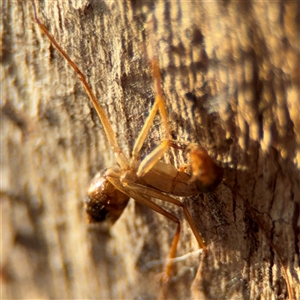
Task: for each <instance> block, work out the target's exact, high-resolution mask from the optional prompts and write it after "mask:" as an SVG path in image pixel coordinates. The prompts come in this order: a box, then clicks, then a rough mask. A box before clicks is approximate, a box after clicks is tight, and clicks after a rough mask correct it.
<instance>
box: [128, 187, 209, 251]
mask: <svg viewBox="0 0 300 300" xmlns="http://www.w3.org/2000/svg"><path fill="white" fill-rule="evenodd" d="M126 187H128V188H129V189H131V190H134V191H135V192H137V193H139V194H143V195H145V196H148V197H152V198H156V199H159V200H162V201H166V202H169V203H172V204H175V205H176V206H179V207H181V208H182V209H183V213H184V215H185V217H186V220H187V221H188V223H189V225H190V227H191V229H192V231H193V234H194V236H195V238H196V240H197V242H198V244H199V247H200V248H201V249H203V250H206V245H205V243H204V241H203V238H202V236H201V235H200V234H199V232H198V230H197V227H196V224H195V222H194V220H193V218H192V216H191V214H190V212H189V211H188V209H187V207H186V206H185V205H184V204H183V203H182V202H181V201H179V200H177V199H175V198H172V197H170V196H168V195H166V194H163V193H161V192H159V191H157V190H156V189H153V188H151V187H145V186H143V185H140V184H137V183H128V184H127V186H126Z"/></svg>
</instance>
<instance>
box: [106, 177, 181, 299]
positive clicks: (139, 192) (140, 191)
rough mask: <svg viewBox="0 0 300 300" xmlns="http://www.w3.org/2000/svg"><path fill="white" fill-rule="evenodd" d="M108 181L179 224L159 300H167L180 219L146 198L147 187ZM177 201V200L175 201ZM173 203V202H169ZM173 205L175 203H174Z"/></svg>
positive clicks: (108, 178)
mask: <svg viewBox="0 0 300 300" xmlns="http://www.w3.org/2000/svg"><path fill="white" fill-rule="evenodd" d="M106 179H107V180H108V181H109V182H110V183H111V184H112V185H113V186H114V187H115V188H116V189H118V190H119V191H121V192H122V193H124V194H126V195H128V196H129V197H130V198H133V199H134V200H135V201H137V202H139V203H140V204H142V205H145V206H147V207H149V208H151V209H152V210H154V211H156V212H158V213H159V214H161V215H163V216H165V217H166V218H168V219H170V220H171V221H173V222H174V223H176V224H177V229H176V232H175V235H174V238H173V241H172V245H171V248H170V252H169V257H168V260H167V265H166V266H165V271H164V276H163V286H162V290H161V293H160V297H159V298H158V299H165V296H166V292H167V282H168V279H169V278H170V275H171V271H172V260H173V259H174V258H175V255H176V251H177V245H178V242H179V238H180V221H179V219H178V218H177V217H176V216H174V215H173V214H171V213H169V212H167V211H166V210H165V209H163V208H162V207H161V206H159V205H158V204H156V203H155V202H153V201H152V200H150V199H149V198H148V197H145V195H146V194H147V193H145V190H147V189H148V188H145V187H138V188H136V186H135V184H133V185H131V184H128V185H126V187H124V186H123V185H122V184H121V183H120V181H119V179H117V178H113V177H110V176H107V177H106ZM157 198H158V197H157ZM173 200H175V199H173ZM169 202H172V201H169ZM172 203H173V202H172Z"/></svg>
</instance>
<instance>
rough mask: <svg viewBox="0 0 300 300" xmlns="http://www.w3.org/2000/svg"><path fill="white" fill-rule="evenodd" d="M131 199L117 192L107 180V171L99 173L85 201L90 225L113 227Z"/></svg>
mask: <svg viewBox="0 0 300 300" xmlns="http://www.w3.org/2000/svg"><path fill="white" fill-rule="evenodd" d="M128 201H129V197H128V196H127V195H125V194H123V193H122V192H121V191H119V190H117V189H116V188H115V187H114V186H113V185H112V184H111V183H110V182H109V181H108V180H107V178H106V170H103V171H101V172H99V173H97V174H96V175H95V176H94V178H93V179H92V181H91V184H90V187H89V189H88V195H87V198H86V201H85V210H86V213H87V215H88V221H89V222H90V223H95V222H103V221H105V222H106V223H108V224H107V225H108V227H110V226H111V225H113V224H114V223H115V222H116V221H117V220H118V218H119V217H120V216H121V214H122V212H123V211H124V209H125V207H126V205H127V203H128Z"/></svg>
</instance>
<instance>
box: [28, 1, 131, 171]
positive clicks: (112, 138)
mask: <svg viewBox="0 0 300 300" xmlns="http://www.w3.org/2000/svg"><path fill="white" fill-rule="evenodd" d="M31 2H32V6H33V12H34V21H35V23H36V24H37V25H38V26H39V28H40V29H41V31H42V32H43V33H44V34H45V35H46V36H47V37H48V39H49V41H50V42H51V44H52V45H53V46H54V47H55V48H56V49H57V51H58V52H59V53H60V54H61V56H63V58H64V59H65V60H66V61H67V62H68V64H69V65H70V66H71V67H72V68H73V70H74V71H75V72H76V73H77V76H78V78H79V80H80V81H81V83H82V85H83V87H84V89H85V91H86V93H87V94H88V96H89V98H90V100H91V102H92V104H93V106H94V108H95V110H96V111H97V114H98V116H99V118H100V120H101V123H102V126H103V128H104V131H105V134H106V137H107V139H108V142H109V144H110V146H111V149H112V150H113V152H114V153H115V156H116V159H117V162H118V163H119V165H120V166H121V168H122V169H127V167H128V159H127V158H126V156H125V155H124V154H123V152H122V150H121V148H120V147H119V144H118V141H117V138H116V135H115V133H114V131H113V129H112V126H111V124H110V122H109V120H108V118H107V116H106V114H105V112H104V110H103V108H102V107H101V105H100V104H99V103H98V101H97V99H96V97H95V95H94V93H93V91H92V89H91V87H90V86H89V84H88V83H87V81H86V79H85V76H84V75H83V73H82V72H81V71H80V69H79V68H78V67H77V65H76V64H75V63H74V61H73V60H72V59H71V58H70V57H69V55H68V54H67V53H66V52H65V50H64V49H62V48H61V47H60V45H59V44H58V43H57V41H56V40H55V38H54V37H53V36H52V35H51V34H50V32H49V31H48V30H47V28H46V27H45V26H44V25H43V24H42V23H41V21H40V20H39V18H38V17H37V13H36V6H35V3H34V0H32V1H31Z"/></svg>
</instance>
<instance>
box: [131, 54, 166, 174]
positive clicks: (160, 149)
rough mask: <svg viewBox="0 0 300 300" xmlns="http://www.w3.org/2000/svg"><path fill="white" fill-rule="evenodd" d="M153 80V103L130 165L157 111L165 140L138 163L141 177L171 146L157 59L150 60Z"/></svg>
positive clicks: (137, 155)
mask: <svg viewBox="0 0 300 300" xmlns="http://www.w3.org/2000/svg"><path fill="white" fill-rule="evenodd" d="M151 65H152V71H153V78H154V88H155V103H154V105H153V107H152V109H151V111H150V114H149V116H148V118H147V119H146V122H145V124H144V126H143V128H142V130H141V132H140V134H139V136H138V138H137V139H136V142H135V144H134V147H133V150H132V162H131V163H132V164H134V162H135V161H136V160H137V159H138V157H139V152H140V150H141V148H142V145H143V143H144V141H145V139H146V137H147V134H148V132H149V129H150V127H151V126H152V124H153V120H154V117H155V115H156V113H157V111H158V110H159V113H160V116H161V118H162V124H163V127H164V130H165V136H166V137H165V139H164V140H163V141H162V142H161V143H160V145H158V146H157V147H156V148H155V149H154V150H153V151H152V152H151V153H150V154H149V155H147V157H145V159H144V160H143V161H142V162H141V163H140V165H139V167H138V170H137V176H138V177H142V176H143V175H145V174H146V173H147V172H148V171H149V170H150V169H151V168H152V167H153V166H154V165H155V164H156V163H157V162H158V161H159V160H160V159H161V157H162V156H163V155H164V153H165V152H166V151H168V149H169V147H170V145H171V135H170V127H169V123H168V113H167V110H166V107H165V102H164V98H163V94H162V88H161V77H160V72H159V66H158V61H157V59H152V60H151Z"/></svg>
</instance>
